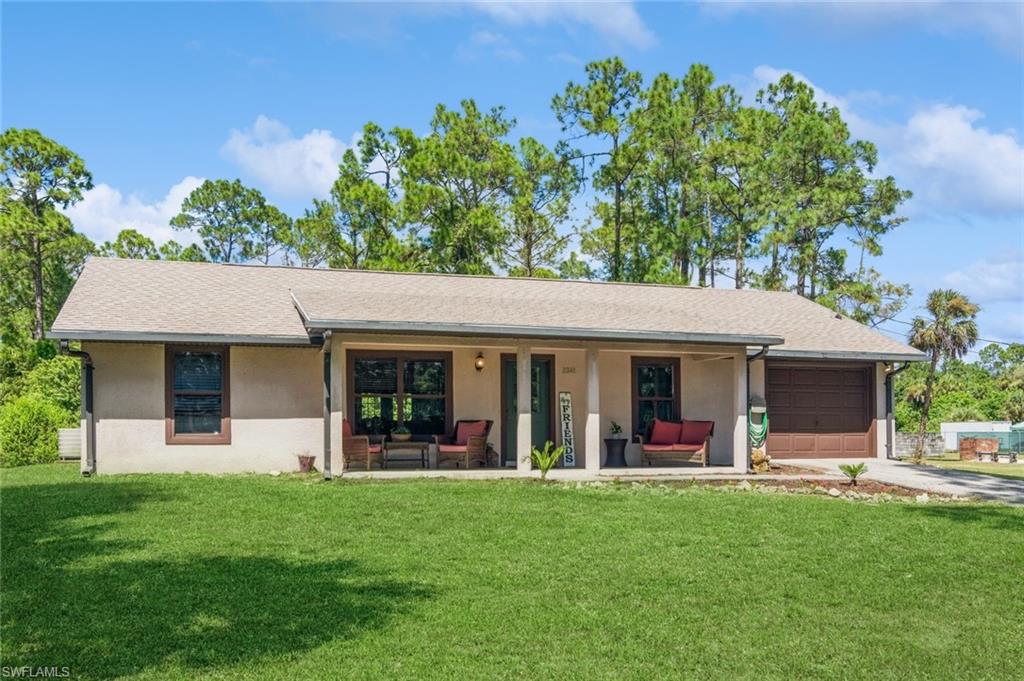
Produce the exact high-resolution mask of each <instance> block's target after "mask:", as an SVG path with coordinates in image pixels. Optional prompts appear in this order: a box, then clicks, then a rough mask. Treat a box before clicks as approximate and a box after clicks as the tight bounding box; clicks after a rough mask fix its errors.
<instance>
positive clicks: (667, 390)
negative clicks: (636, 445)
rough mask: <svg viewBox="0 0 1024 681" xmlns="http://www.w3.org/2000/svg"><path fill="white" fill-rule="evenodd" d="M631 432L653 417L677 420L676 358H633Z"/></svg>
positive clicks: (639, 430) (642, 429) (644, 428)
mask: <svg viewBox="0 0 1024 681" xmlns="http://www.w3.org/2000/svg"><path fill="white" fill-rule="evenodd" d="M632 372H633V432H634V433H646V432H647V430H648V428H649V427H650V425H651V423H652V422H653V421H654V419H656V418H657V419H661V420H662V421H677V420H679V358H677V357H633V361H632Z"/></svg>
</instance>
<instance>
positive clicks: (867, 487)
mask: <svg viewBox="0 0 1024 681" xmlns="http://www.w3.org/2000/svg"><path fill="white" fill-rule="evenodd" d="M723 482H724V481H723ZM750 484H752V485H764V486H769V485H770V486H772V487H785V488H786V489H790V490H794V489H807V490H809V489H812V488H814V487H824V488H825V489H829V488H832V487H835V488H836V489H837V490H839V491H840V492H860V493H862V494H891V495H893V496H898V497H916V496H917V495H919V494H921V493H922V492H923V491H924V490H919V489H912V488H910V487H901V486H899V485H888V484H886V483H884V482H876V481H874V480H858V481H857V484H856V485H851V484H850V483H848V482H842V481H840V480H827V479H821V478H817V479H815V478H814V477H813V476H809V479H806V480H772V479H771V478H770V477H767V476H766V477H765V478H764V479H763V480H762V479H760V478H758V479H757V480H751V481H750ZM928 495H929V496H941V495H937V494H935V493H934V492H928Z"/></svg>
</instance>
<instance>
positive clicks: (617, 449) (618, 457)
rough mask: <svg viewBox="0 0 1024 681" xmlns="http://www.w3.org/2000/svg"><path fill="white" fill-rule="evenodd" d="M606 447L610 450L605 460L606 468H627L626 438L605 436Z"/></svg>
mask: <svg viewBox="0 0 1024 681" xmlns="http://www.w3.org/2000/svg"><path fill="white" fill-rule="evenodd" d="M604 448H605V449H606V450H608V456H607V457H605V460H604V465H605V468H626V438H624V437H608V438H605V440H604Z"/></svg>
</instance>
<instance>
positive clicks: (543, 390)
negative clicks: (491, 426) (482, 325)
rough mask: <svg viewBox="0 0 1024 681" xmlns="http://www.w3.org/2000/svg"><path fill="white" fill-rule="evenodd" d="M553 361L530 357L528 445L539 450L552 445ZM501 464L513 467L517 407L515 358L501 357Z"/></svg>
mask: <svg viewBox="0 0 1024 681" xmlns="http://www.w3.org/2000/svg"><path fill="white" fill-rule="evenodd" d="M553 366H554V358H553V357H550V356H539V355H534V356H533V357H532V358H531V362H530V377H531V381H530V413H531V415H532V416H531V420H532V424H533V432H532V438H531V444H532V445H533V446H534V447H536V448H538V449H543V448H544V443H545V442H547V441H548V440H551V441H552V442H554V441H555V420H554V397H553V394H554V383H553V380H554V379H553V376H552V374H553ZM501 392H502V400H501V403H502V405H503V413H502V422H501V426H502V427H501V463H502V465H503V466H515V465H516V440H517V436H516V433H517V430H518V427H517V426H518V420H519V406H518V400H517V394H518V393H517V391H516V358H515V357H514V356H508V355H504V356H502V360H501Z"/></svg>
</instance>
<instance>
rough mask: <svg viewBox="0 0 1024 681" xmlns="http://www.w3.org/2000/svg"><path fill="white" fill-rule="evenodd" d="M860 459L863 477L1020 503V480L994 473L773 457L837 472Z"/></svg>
mask: <svg viewBox="0 0 1024 681" xmlns="http://www.w3.org/2000/svg"><path fill="white" fill-rule="evenodd" d="M861 461H863V462H864V463H866V464H867V466H868V471H867V473H865V474H864V477H865V478H870V479H871V480H877V481H878V482H884V483H888V484H890V485H901V486H903V487H912V488H914V489H920V490H924V491H926V492H935V493H937V494H948V495H953V496H960V497H977V498H980V499H992V500H995V501H1004V502H1006V503H1008V504H1024V480H1008V479H1006V478H997V477H996V476H994V475H984V474H982V473H968V472H966V471H955V470H950V469H947V468H937V467H935V466H924V465H922V466H917V465H914V464H911V463H905V462H903V461H890V460H888V459H773V462H775V463H781V464H790V465H793V466H806V467H810V468H819V469H822V470H826V471H828V472H829V473H838V472H840V471H839V466H840V465H841V464H846V463H858V462H861Z"/></svg>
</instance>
